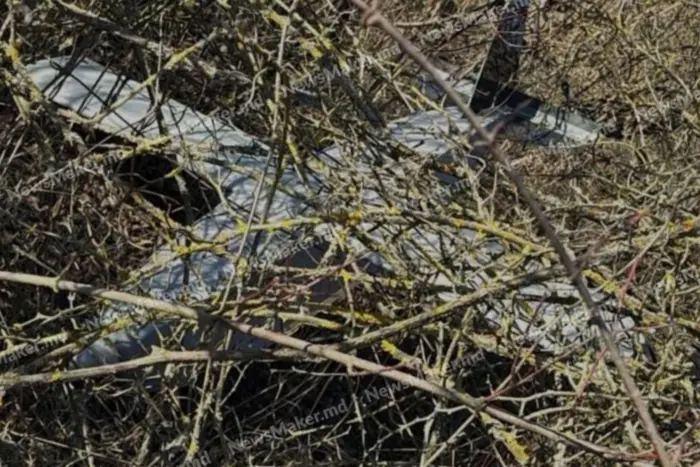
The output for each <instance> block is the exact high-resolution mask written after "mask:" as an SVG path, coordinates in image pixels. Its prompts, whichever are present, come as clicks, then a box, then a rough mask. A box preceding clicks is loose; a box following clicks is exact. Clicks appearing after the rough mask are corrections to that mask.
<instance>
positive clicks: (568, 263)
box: [351, 0, 674, 467]
mask: <svg viewBox="0 0 700 467" xmlns="http://www.w3.org/2000/svg"><path fill="white" fill-rule="evenodd" d="M351 1H352V3H353V4H354V5H355V6H356V7H357V8H359V9H360V10H361V11H362V12H363V18H362V19H363V22H364V23H365V24H367V25H368V26H375V27H377V28H379V29H381V30H383V31H384V32H385V33H386V34H387V35H389V36H391V38H392V39H394V41H396V42H397V43H398V44H399V46H400V47H401V48H402V49H403V50H404V52H406V53H407V54H408V55H409V56H410V57H411V58H412V59H413V60H414V61H415V62H416V63H418V64H419V65H420V66H421V67H422V68H423V69H425V70H426V71H427V72H428V73H430V75H431V76H432V77H433V79H434V80H435V81H436V82H437V83H438V84H439V85H440V87H441V88H442V89H443V91H445V94H447V96H448V97H449V98H450V99H451V100H452V101H453V102H454V103H455V104H456V105H457V107H459V109H460V110H461V112H462V113H463V114H464V116H465V117H466V118H467V120H468V121H469V123H470V124H471V126H472V128H473V129H474V130H475V131H476V133H477V134H478V135H479V137H481V138H483V140H484V141H485V142H486V145H487V147H488V150H489V152H490V153H491V154H492V155H493V158H494V159H495V160H496V162H498V163H499V164H501V165H502V166H503V169H504V171H505V172H506V175H507V176H508V178H510V180H511V181H512V182H513V184H515V186H516V187H517V189H518V193H519V195H520V196H521V197H522V198H523V200H524V201H525V203H526V204H527V206H528V207H529V208H530V210H531V211H532V213H533V215H534V216H535V218H536V219H537V222H538V224H539V225H540V227H541V228H542V230H543V231H544V234H545V236H546V237H547V239H549V241H550V242H551V243H552V246H553V247H554V249H555V251H556V252H557V254H558V255H559V257H560V258H561V261H562V263H563V264H564V266H565V267H566V270H567V272H568V273H569V274H570V275H571V276H572V277H573V283H574V285H575V286H576V288H577V289H578V291H579V293H580V294H581V298H582V299H583V301H584V303H585V304H586V306H587V307H588V310H589V312H590V315H591V320H592V321H593V323H595V325H596V326H597V327H598V328H599V330H600V333H601V336H602V338H603V341H604V342H605V345H606V346H607V348H608V350H609V352H610V357H611V359H612V361H613V363H614V364H615V366H616V367H617V369H618V371H619V372H620V377H621V378H622V382H623V384H624V386H625V389H626V390H627V393H628V394H629V397H630V399H631V400H632V402H633V403H634V405H635V407H636V408H637V412H638V413H639V417H640V419H641V420H642V423H643V425H644V428H645V430H646V431H647V433H648V434H649V438H650V439H651V442H652V444H653V446H654V449H655V451H656V453H657V455H658V457H659V461H660V462H661V465H663V466H664V467H671V466H673V465H674V464H673V462H672V461H671V459H670V458H669V456H668V454H667V453H666V450H665V448H664V441H663V439H662V438H661V435H660V434H659V431H658V429H657V428H656V424H655V423H654V420H653V419H652V417H651V413H650V412H649V409H648V408H647V406H646V404H645V403H644V399H643V398H642V394H641V392H640V391H639V388H638V387H637V385H636V383H635V382H634V379H633V378H632V376H631V374H630V372H629V370H628V369H627V367H626V366H625V363H624V362H623V361H622V357H621V355H620V352H619V351H618V349H617V346H616V344H615V339H614V337H613V335H612V333H611V332H610V328H609V327H608V326H607V324H606V323H605V321H604V320H603V318H602V317H601V315H600V311H599V310H598V306H597V305H596V303H595V301H594V300H593V297H592V296H591V294H590V292H589V290H588V287H587V286H586V283H585V282H584V280H583V277H582V276H581V274H580V272H579V271H578V268H577V267H576V258H573V257H572V256H573V254H572V255H570V254H569V252H567V250H566V248H565V247H564V244H563V243H562V242H561V240H560V239H559V236H558V235H557V233H556V231H555V230H554V227H553V226H552V224H551V223H550V222H549V220H548V219H547V217H546V215H545V214H544V212H543V210H542V208H541V207H540V205H539V203H538V201H537V200H536V199H535V198H534V196H533V195H532V194H531V193H530V190H529V189H528V188H527V187H526V186H525V183H524V181H523V178H522V176H521V175H520V173H519V172H518V171H517V170H516V169H514V168H512V167H511V164H510V162H509V160H508V158H507V157H506V155H505V154H504V153H503V152H502V151H501V149H500V147H499V146H498V145H497V144H496V142H495V140H494V136H493V134H490V133H489V132H487V131H486V130H485V129H484V127H483V125H482V124H481V122H480V121H479V119H478V117H477V116H476V115H474V113H473V112H472V111H471V110H470V109H469V108H468V107H467V105H466V104H465V103H464V102H463V101H462V99H461V97H460V96H459V94H458V93H457V92H456V91H455V90H454V89H453V88H452V86H450V85H449V84H448V83H447V82H446V81H445V80H444V79H443V78H442V77H441V76H440V73H439V72H438V70H437V68H435V66H433V65H432V64H431V63H430V61H429V60H428V59H427V57H426V56H425V55H423V54H422V53H421V52H420V51H419V50H418V49H417V48H416V47H415V46H414V45H413V44H411V42H410V41H408V40H407V39H406V38H405V37H404V36H403V35H402V34H401V32H399V30H398V29H396V28H395V27H394V26H393V25H392V24H391V22H389V20H387V19H386V18H385V17H384V16H383V15H382V14H381V13H380V12H379V0H373V1H372V4H371V5H367V4H366V3H365V2H364V1H362V0H351Z"/></svg>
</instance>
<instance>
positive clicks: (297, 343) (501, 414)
mask: <svg viewBox="0 0 700 467" xmlns="http://www.w3.org/2000/svg"><path fill="white" fill-rule="evenodd" d="M0 281H7V282H15V283H20V284H30V285H37V286H40V287H47V288H52V289H53V288H55V289H59V290H69V291H74V292H77V293H81V294H85V295H89V296H92V297H100V298H105V299H108V300H113V301H119V302H123V303H129V304H138V305H139V306H142V307H144V308H149V309H152V310H156V311H161V312H164V313H168V314H172V315H177V316H180V317H183V318H186V319H190V320H201V319H205V320H207V321H209V320H217V321H218V322H220V323H222V324H225V325H227V326H228V327H229V328H230V329H232V330H234V331H238V332H241V333H245V334H249V335H251V336H254V337H257V338H259V339H264V340H266V341H270V342H272V343H275V344H278V345H281V346H284V347H289V348H292V349H296V350H299V351H303V352H305V353H307V354H309V355H313V356H317V357H322V358H325V359H328V360H331V361H334V362H337V363H341V364H343V365H345V366H346V367H347V368H348V369H352V368H357V369H360V370H363V371H365V372H369V373H374V374H377V375H382V376H384V377H386V378H389V379H393V380H394V381H398V382H401V383H403V384H405V385H407V386H411V387H413V388H416V389H420V390H422V391H425V392H428V393H430V394H433V395H435V396H438V397H442V398H445V399H448V400H450V401H452V402H455V403H458V404H462V405H464V406H466V407H469V408H470V409H472V410H473V411H475V412H484V413H486V414H488V415H490V416H492V417H493V418H495V419H497V420H499V421H501V422H503V423H507V424H510V425H513V426H516V427H518V428H521V429H523V430H527V431H529V432H531V433H535V434H538V435H540V436H543V437H545V438H547V439H549V440H551V441H554V442H560V443H566V444H567V445H570V446H572V447H576V448H579V449H585V450H587V451H589V452H592V453H594V454H596V455H599V456H602V457H605V458H608V459H618V460H630V459H635V458H636V456H637V455H636V454H630V453H624V452H619V451H613V450H611V449H608V448H605V447H602V446H599V445H596V444H593V443H590V442H588V441H584V440H579V439H575V438H573V437H571V436H570V435H567V434H563V433H559V432H557V431H554V430H551V429H549V428H547V427H543V426H540V425H537V424H535V423H532V422H529V421H526V420H524V419H522V418H521V417H518V416H516V415H513V414H511V413H509V412H506V411H505V410H502V409H499V408H496V407H492V406H489V405H488V404H487V403H485V401H484V400H483V399H477V398H474V397H472V396H469V395H467V394H464V393H461V392H458V391H455V390H453V389H448V388H445V387H442V386H440V385H438V384H435V383H432V382H430V381H427V380H425V379H422V378H418V377H416V376H413V375H410V374H408V373H403V372H401V371H397V370H394V369H390V368H388V367H386V366H384V365H380V364H377V363H374V362H371V361H368V360H364V359H361V358H358V357H354V356H352V355H347V354H345V353H342V352H339V351H337V350H334V349H332V348H330V347H328V346H322V345H317V344H312V343H310V342H307V341H304V340H301V339H297V338H294V337H291V336H286V335H284V334H279V333H277V332H274V331H269V330H267V329H263V328H259V327H255V326H251V325H249V324H244V323H239V322H236V321H233V320H227V319H223V318H218V319H217V318H216V317H214V316H211V315H207V314H206V313H204V312H202V311H196V310H194V309H192V308H189V307H186V306H184V305H177V304H172V303H168V302H165V301H161V300H155V299H150V298H144V297H139V296H136V295H131V294H128V293H125V292H116V291H110V290H106V289H103V288H99V287H94V286H91V285H88V284H79V283H75V282H70V281H65V280H56V279H52V278H49V277H43V276H36V275H32V274H22V273H14V272H8V271H0ZM159 354H160V355H159ZM216 355H221V356H222V357H225V354H222V353H218V354H217V353H210V352H208V351H203V352H180V353H178V352H169V351H163V350H158V351H156V352H155V354H154V355H151V356H148V357H144V358H141V359H138V360H137V361H131V362H122V363H117V364H114V365H107V366H106V367H97V368H87V369H79V370H70V371H66V372H52V373H40V374H34V375H16V374H15V375H12V374H11V375H3V376H0V385H2V386H3V387H4V388H10V387H13V386H17V385H21V384H37V383H52V382H58V381H62V382H65V381H68V380H75V379H79V378H87V377H95V376H99V375H102V374H105V373H107V374H110V373H111V374H114V373H117V372H121V371H126V370H131V369H134V368H136V367H141V366H150V365H153V364H156V363H167V362H172V361H173V359H172V358H171V359H168V356H174V357H175V360H178V361H209V360H211V359H213V358H214V357H215V356H216ZM233 355H237V354H236V353H234V354H233ZM100 368H103V369H102V370H100Z"/></svg>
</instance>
